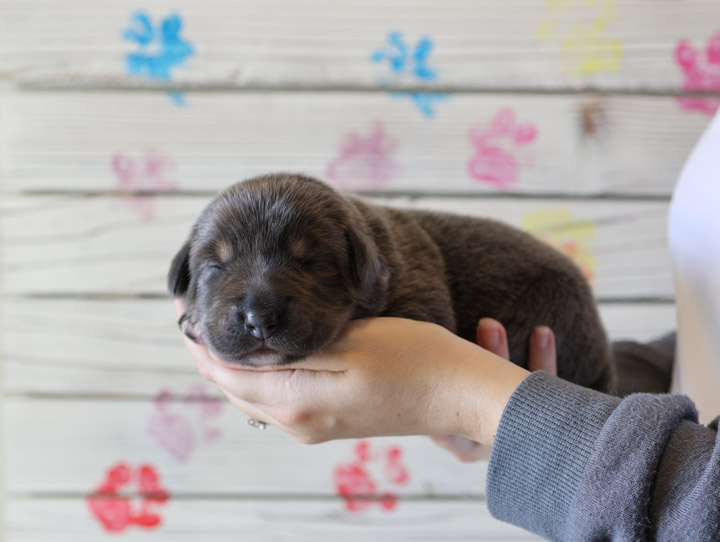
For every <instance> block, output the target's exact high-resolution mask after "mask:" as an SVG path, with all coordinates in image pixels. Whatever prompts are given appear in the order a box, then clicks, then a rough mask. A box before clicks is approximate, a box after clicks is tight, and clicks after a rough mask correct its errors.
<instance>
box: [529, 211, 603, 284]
mask: <svg viewBox="0 0 720 542" xmlns="http://www.w3.org/2000/svg"><path fill="white" fill-rule="evenodd" d="M522 227H523V229H524V230H526V231H528V232H530V233H532V234H533V235H535V236H536V237H538V238H539V239H541V240H543V241H545V242H546V243H548V244H549V245H551V246H553V247H555V248H557V249H558V250H560V252H563V253H565V254H566V255H567V256H569V257H570V259H571V260H573V261H574V262H575V264H576V265H577V266H578V267H579V268H580V271H582V273H583V275H585V278H587V279H588V280H589V281H591V282H592V280H593V279H594V278H595V271H596V269H597V262H596V260H595V256H593V254H592V249H593V246H594V244H595V224H594V223H593V222H592V221H590V220H578V219H577V218H575V217H573V215H572V212H570V210H569V209H541V210H539V211H535V212H532V213H528V214H526V215H525V216H524V217H523V221H522Z"/></svg>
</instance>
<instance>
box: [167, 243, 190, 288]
mask: <svg viewBox="0 0 720 542" xmlns="http://www.w3.org/2000/svg"><path fill="white" fill-rule="evenodd" d="M189 286H190V239H188V240H187V241H186V242H185V244H184V245H183V246H182V248H181V249H180V250H179V251H178V253H177V254H175V257H174V258H173V261H172V263H171V264H170V272H169V273H168V291H169V292H170V295H172V296H173V297H180V296H182V295H183V294H184V293H185V292H187V289H188V287H189Z"/></svg>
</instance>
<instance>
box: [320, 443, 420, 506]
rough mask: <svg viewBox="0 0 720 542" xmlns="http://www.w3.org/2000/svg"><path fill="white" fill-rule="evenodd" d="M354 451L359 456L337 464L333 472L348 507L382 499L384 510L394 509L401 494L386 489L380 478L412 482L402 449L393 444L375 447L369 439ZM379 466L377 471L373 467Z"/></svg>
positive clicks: (401, 483)
mask: <svg viewBox="0 0 720 542" xmlns="http://www.w3.org/2000/svg"><path fill="white" fill-rule="evenodd" d="M354 453H355V458H354V459H353V460H352V461H350V462H349V463H346V464H344V465H338V466H337V467H335V472H334V474H333V479H334V482H335V491H336V492H337V494H338V495H339V496H340V497H342V498H343V499H344V500H345V508H346V510H348V511H350V512H361V511H363V510H366V509H368V508H370V507H371V506H372V505H373V504H374V503H378V504H379V505H380V507H381V508H382V509H383V510H386V511H391V510H394V509H395V507H396V506H397V495H396V494H395V493H393V492H392V491H384V490H383V489H382V488H381V487H380V486H379V484H378V483H377V481H376V480H378V479H381V480H382V481H383V482H385V483H388V484H390V485H392V486H395V487H401V486H404V485H405V484H407V483H408V481H409V480H410V473H409V471H408V469H407V468H406V467H405V465H403V458H402V449H401V448H400V447H399V446H389V447H386V448H380V449H378V450H375V451H371V450H370V442H369V441H367V440H359V441H358V442H357V443H356V444H355V449H354ZM373 467H375V468H374V469H373ZM378 467H379V469H380V470H379V472H377V473H375V475H373V472H372V471H373V470H377V468H378Z"/></svg>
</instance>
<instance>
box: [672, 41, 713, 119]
mask: <svg viewBox="0 0 720 542" xmlns="http://www.w3.org/2000/svg"><path fill="white" fill-rule="evenodd" d="M675 61H676V62H677V65H678V67H679V68H680V69H681V70H682V72H683V76H684V78H685V83H684V84H683V89H684V90H686V91H715V92H717V91H720V32H717V33H715V34H714V35H713V36H712V37H711V38H710V39H709V40H708V42H707V44H706V45H705V51H702V52H701V51H699V50H697V49H696V48H695V47H694V46H693V45H692V44H691V43H690V42H689V41H687V40H681V41H680V42H678V44H677V47H676V48H675ZM678 102H679V103H680V105H681V106H682V107H683V108H684V109H687V110H689V111H699V112H701V113H705V114H708V115H714V114H715V111H717V109H718V107H720V99H717V98H678Z"/></svg>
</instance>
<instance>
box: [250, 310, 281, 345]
mask: <svg viewBox="0 0 720 542" xmlns="http://www.w3.org/2000/svg"><path fill="white" fill-rule="evenodd" d="M278 320H280V317H279V316H278V314H277V313H274V312H260V311H250V312H248V313H247V314H246V315H245V329H247V330H248V331H249V332H250V334H251V335H252V336H253V337H255V338H256V339H261V340H263V341H265V340H267V339H269V338H270V337H271V336H272V334H273V333H275V330H276V329H277V326H278Z"/></svg>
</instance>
